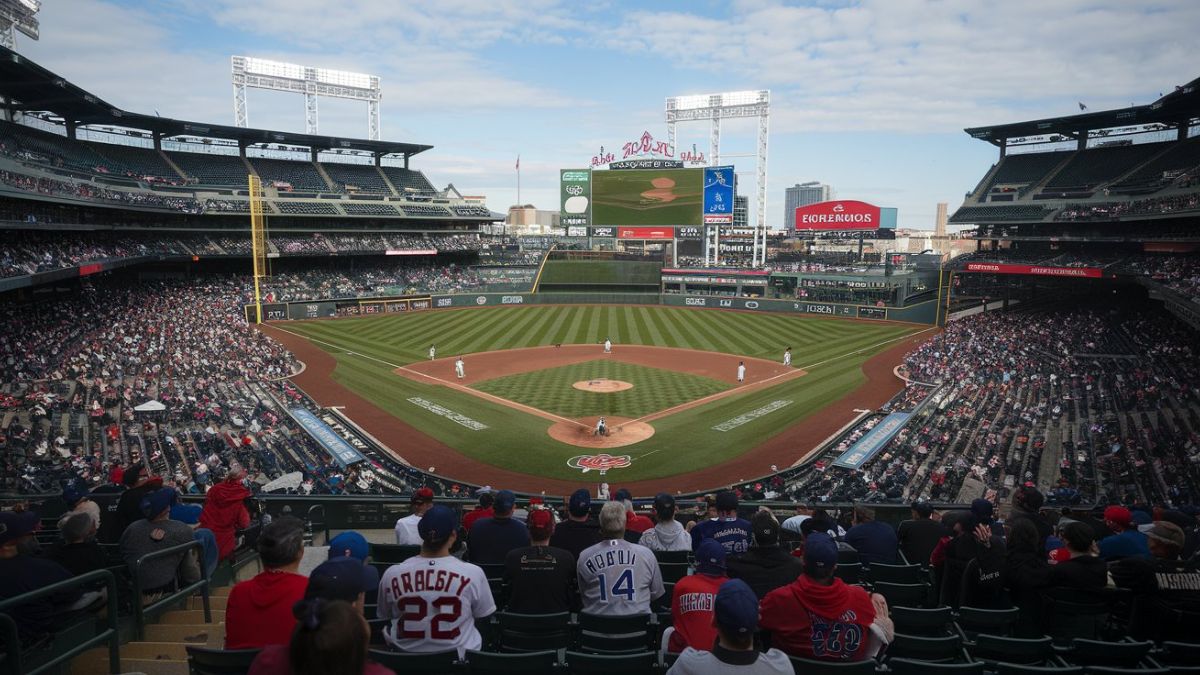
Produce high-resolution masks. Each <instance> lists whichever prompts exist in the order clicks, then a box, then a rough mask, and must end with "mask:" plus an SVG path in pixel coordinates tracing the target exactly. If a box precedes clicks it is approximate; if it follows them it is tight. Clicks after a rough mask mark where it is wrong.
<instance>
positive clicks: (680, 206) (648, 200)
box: [592, 169, 704, 226]
mask: <svg viewBox="0 0 1200 675" xmlns="http://www.w3.org/2000/svg"><path fill="white" fill-rule="evenodd" d="M703 202H704V169H650V170H642V169H628V170H624V171H595V172H593V173H592V222H594V223H596V224H598V225H691V226H699V225H700V224H701V213H700V212H701V210H702V208H703V205H704V204H703Z"/></svg>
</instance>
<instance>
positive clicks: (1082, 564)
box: [1050, 555, 1108, 590]
mask: <svg viewBox="0 0 1200 675" xmlns="http://www.w3.org/2000/svg"><path fill="white" fill-rule="evenodd" d="M1050 585H1051V586H1063V587H1067V588H1080V589H1088V590H1098V589H1101V588H1104V587H1105V586H1106V585H1108V564H1107V563H1105V562H1104V561H1103V560H1101V559H1100V558H1097V557H1096V556H1094V555H1081V556H1079V557H1078V558H1071V559H1070V560H1064V561H1062V562H1060V563H1058V564H1057V565H1053V566H1051V567H1050Z"/></svg>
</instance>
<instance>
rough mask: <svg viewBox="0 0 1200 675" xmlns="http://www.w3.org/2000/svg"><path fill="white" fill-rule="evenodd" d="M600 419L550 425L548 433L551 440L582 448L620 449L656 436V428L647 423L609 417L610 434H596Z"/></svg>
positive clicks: (607, 421)
mask: <svg viewBox="0 0 1200 675" xmlns="http://www.w3.org/2000/svg"><path fill="white" fill-rule="evenodd" d="M599 419H600V418H599V417H580V418H579V419H577V420H565V419H564V420H563V421H561V422H557V423H555V424H552V425H550V428H549V429H547V430H546V433H548V434H550V438H553V439H554V440H556V441H561V442H563V443H568V444H570V445H575V446H578V447H581V448H619V447H622V446H625V445H633V444H634V443H640V442H642V441H644V440H646V439H647V438H650V437H651V436H653V435H654V427H652V426H650V425H649V424H646V423H645V422H635V421H633V420H630V419H628V418H625V417H608V418H606V419H605V422H606V423H607V431H608V433H606V434H604V435H598V434H597V433H596V431H595V430H596V421H597V420H599Z"/></svg>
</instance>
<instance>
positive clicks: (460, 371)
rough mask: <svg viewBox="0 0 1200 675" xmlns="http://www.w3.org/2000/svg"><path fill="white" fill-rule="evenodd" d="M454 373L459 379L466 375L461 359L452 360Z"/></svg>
mask: <svg viewBox="0 0 1200 675" xmlns="http://www.w3.org/2000/svg"><path fill="white" fill-rule="evenodd" d="M454 374H455V375H457V376H458V379H460V380H461V379H463V378H464V377H466V376H467V373H466V369H465V367H464V365H463V360H462V359H458V360H457V361H455V362H454Z"/></svg>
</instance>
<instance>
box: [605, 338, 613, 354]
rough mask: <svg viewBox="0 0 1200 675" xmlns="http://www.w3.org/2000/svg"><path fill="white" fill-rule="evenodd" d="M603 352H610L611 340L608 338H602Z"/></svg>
mask: <svg viewBox="0 0 1200 675" xmlns="http://www.w3.org/2000/svg"><path fill="white" fill-rule="evenodd" d="M604 353H605V354H611V353H612V340H609V339H608V338H604Z"/></svg>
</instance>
